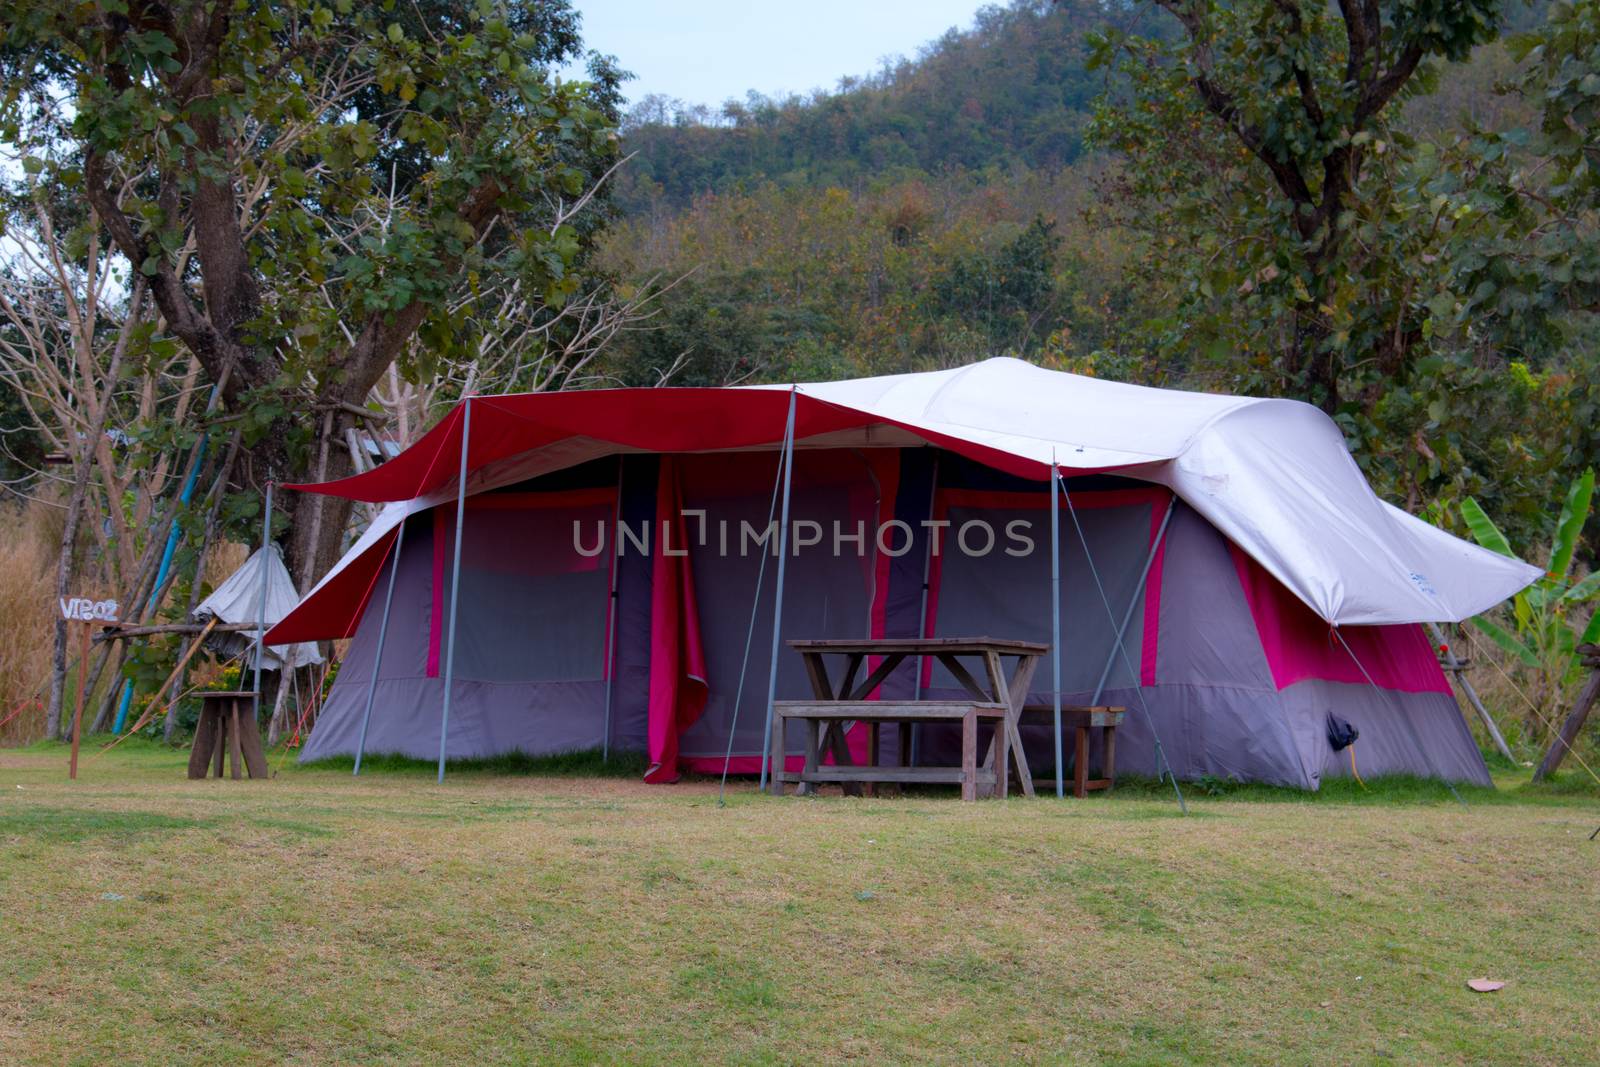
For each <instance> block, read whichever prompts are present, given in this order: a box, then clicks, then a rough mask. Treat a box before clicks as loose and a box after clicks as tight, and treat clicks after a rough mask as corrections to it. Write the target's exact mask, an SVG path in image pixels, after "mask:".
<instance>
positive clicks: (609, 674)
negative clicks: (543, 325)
mask: <svg viewBox="0 0 1600 1067" xmlns="http://www.w3.org/2000/svg"><path fill="white" fill-rule="evenodd" d="M622 467H623V461H622V457H621V456H618V457H617V513H616V517H615V518H614V519H613V520H612V523H611V538H612V544H611V593H610V596H609V597H608V598H607V601H606V640H607V641H608V642H609V645H608V647H607V648H606V723H605V733H604V734H602V735H601V737H600V762H601V763H609V762H611V691H612V690H613V689H615V688H616V685H617V572H618V571H619V570H620V569H621V568H619V567H618V566H617V546H616V537H617V531H618V530H620V529H621V528H622Z"/></svg>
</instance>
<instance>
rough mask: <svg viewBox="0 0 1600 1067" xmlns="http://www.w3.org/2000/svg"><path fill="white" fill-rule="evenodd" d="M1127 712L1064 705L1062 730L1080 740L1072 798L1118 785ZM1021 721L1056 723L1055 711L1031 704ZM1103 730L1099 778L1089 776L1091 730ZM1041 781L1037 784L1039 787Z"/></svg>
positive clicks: (1075, 747)
mask: <svg viewBox="0 0 1600 1067" xmlns="http://www.w3.org/2000/svg"><path fill="white" fill-rule="evenodd" d="M1125 712H1126V709H1124V708H1117V707H1109V706H1104V705H1097V706H1094V707H1088V706H1085V705H1082V704H1063V705H1061V729H1062V730H1063V731H1066V730H1071V731H1072V732H1073V733H1074V734H1075V735H1076V737H1075V738H1074V741H1075V742H1076V743H1075V744H1074V745H1073V753H1072V764H1073V766H1072V795H1073V796H1075V797H1079V798H1082V797H1084V796H1086V795H1088V792H1089V790H1091V789H1110V788H1111V787H1112V786H1114V785H1116V784H1117V727H1118V726H1121V725H1122V717H1123V715H1124V714H1125ZM1021 721H1023V722H1025V723H1028V724H1030V725H1033V724H1039V723H1047V724H1050V725H1052V726H1053V725H1054V724H1055V708H1054V707H1053V706H1052V705H1049V704H1029V705H1027V706H1025V707H1024V708H1023V709H1022V719H1021ZM1090 730H1099V731H1100V737H1101V740H1102V742H1103V744H1102V746H1101V750H1102V751H1101V762H1102V763H1103V764H1104V766H1103V767H1101V769H1100V777H1099V778H1090V777H1089V731H1090ZM1039 784H1040V780H1038V779H1036V780H1035V781H1034V785H1035V787H1037V786H1038V785H1039Z"/></svg>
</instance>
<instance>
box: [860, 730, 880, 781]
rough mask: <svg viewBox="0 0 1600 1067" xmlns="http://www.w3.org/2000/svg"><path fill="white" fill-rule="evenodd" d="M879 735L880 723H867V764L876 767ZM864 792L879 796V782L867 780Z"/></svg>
mask: <svg viewBox="0 0 1600 1067" xmlns="http://www.w3.org/2000/svg"><path fill="white" fill-rule="evenodd" d="M878 736H879V724H878V723H875V722H869V723H867V766H868V767H876V766H877V765H878ZM862 792H863V793H865V794H866V795H867V796H869V797H875V796H877V795H878V786H877V783H876V782H866V783H864V784H863V788H862Z"/></svg>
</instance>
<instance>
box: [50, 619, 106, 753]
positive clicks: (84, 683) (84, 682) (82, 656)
mask: <svg viewBox="0 0 1600 1067" xmlns="http://www.w3.org/2000/svg"><path fill="white" fill-rule="evenodd" d="M59 605H60V608H61V617H62V618H63V619H66V620H67V622H69V623H73V622H76V623H79V624H81V630H80V631H79V633H80V638H79V641H78V704H77V707H76V708H75V709H74V710H73V712H72V757H71V759H70V761H69V762H68V763H67V777H69V778H77V777H78V740H79V738H80V737H81V736H82V733H83V701H84V697H85V696H86V695H87V690H88V685H89V638H90V636H91V634H92V633H93V631H94V624H95V623H97V622H116V621H117V602H116V601H115V600H91V599H90V598H89V597H83V596H68V597H62V598H61V600H60V601H59Z"/></svg>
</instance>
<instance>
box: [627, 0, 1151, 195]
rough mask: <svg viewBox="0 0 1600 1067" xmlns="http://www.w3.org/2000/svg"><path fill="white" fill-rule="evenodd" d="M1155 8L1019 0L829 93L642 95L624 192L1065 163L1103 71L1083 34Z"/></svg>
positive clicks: (1073, 153) (1077, 144)
mask: <svg viewBox="0 0 1600 1067" xmlns="http://www.w3.org/2000/svg"><path fill="white" fill-rule="evenodd" d="M1148 17H1150V16H1149V15H1148V14H1140V13H1139V11H1137V10H1132V9H1127V8H1122V7H1121V6H1120V5H1112V6H1111V7H1109V8H1108V6H1107V5H1105V4H1102V3H1099V2H1097V0H1066V2H1063V3H1054V2H1051V0H1012V2H1011V3H1010V4H1009V5H1008V6H1004V7H999V6H996V7H986V8H984V9H983V10H981V11H979V12H978V13H977V15H976V16H975V18H974V22H973V24H972V26H971V27H970V28H969V29H964V30H958V29H952V30H950V31H949V32H948V33H946V34H945V35H944V36H943V37H941V38H939V39H938V40H937V41H935V42H933V43H932V44H929V45H927V46H926V47H924V48H923V49H922V50H921V53H920V55H919V56H918V57H916V58H915V59H902V60H900V61H899V62H897V63H896V64H894V65H893V66H890V67H887V68H885V69H884V70H882V71H881V72H879V73H877V74H874V75H870V76H867V77H863V78H859V79H850V78H847V79H844V80H842V81H841V83H840V85H839V88H838V89H837V90H836V91H833V92H818V93H815V94H812V95H809V96H803V97H802V96H791V97H788V98H786V99H781V100H780V99H770V98H766V97H762V96H760V95H759V94H756V93H751V94H750V95H749V97H748V98H747V99H746V100H745V101H743V102H737V101H729V102H728V103H726V104H724V105H722V106H721V107H720V108H717V109H715V110H713V109H711V108H707V107H705V106H704V105H690V104H686V103H684V102H682V101H674V100H668V99H665V98H663V97H660V96H650V97H646V98H644V99H643V100H642V101H641V102H640V103H639V104H638V105H636V106H635V108H634V109H633V111H632V113H631V115H630V116H629V121H628V125H627V128H626V131H625V140H626V144H627V147H628V149H629V150H630V151H634V152H637V153H638V154H637V156H636V157H635V158H634V160H633V161H632V163H630V164H629V166H628V168H626V171H627V173H626V177H625V179H624V181H623V184H622V189H621V191H620V195H621V199H622V200H623V201H624V205H625V206H626V207H628V208H638V207H640V206H643V205H645V204H651V203H653V204H657V205H660V204H663V203H664V204H666V205H670V206H682V205H684V204H686V203H688V202H689V201H690V200H692V199H693V198H694V197H695V196H697V195H699V194H701V193H706V192H724V191H727V190H729V189H731V188H733V187H734V186H735V185H737V184H740V183H745V184H748V183H750V182H751V181H761V180H771V181H775V182H777V183H779V184H781V185H786V186H795V185H817V184H823V185H839V186H846V187H848V186H852V185H855V184H857V182H858V181H860V180H862V179H866V178H873V179H883V178H886V177H888V178H893V177H895V176H896V175H897V174H903V173H904V172H907V171H921V172H926V173H937V172H940V171H946V170H950V169H953V168H964V169H967V170H983V169H985V168H988V167H990V166H996V165H998V166H1010V165H1013V164H1016V163H1022V164H1025V165H1027V166H1029V167H1035V168H1041V167H1042V168H1054V167H1059V166H1062V165H1065V164H1069V163H1071V162H1072V161H1073V160H1074V159H1075V158H1077V156H1078V154H1079V152H1080V150H1081V144H1082V132H1083V128H1084V125H1085V123H1086V122H1087V121H1088V114H1089V109H1090V107H1091V102H1092V101H1093V99H1094V97H1095V95H1096V94H1097V93H1098V92H1099V91H1100V89H1101V88H1102V86H1103V81H1104V79H1103V76H1102V75H1099V74H1094V73H1091V72H1089V71H1087V70H1086V69H1085V47H1086V42H1085V37H1086V35H1087V34H1088V33H1089V32H1090V31H1091V30H1093V29H1095V28H1096V27H1098V26H1101V25H1103V24H1104V23H1105V22H1106V21H1107V19H1108V18H1118V19H1122V20H1128V19H1138V18H1148Z"/></svg>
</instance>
